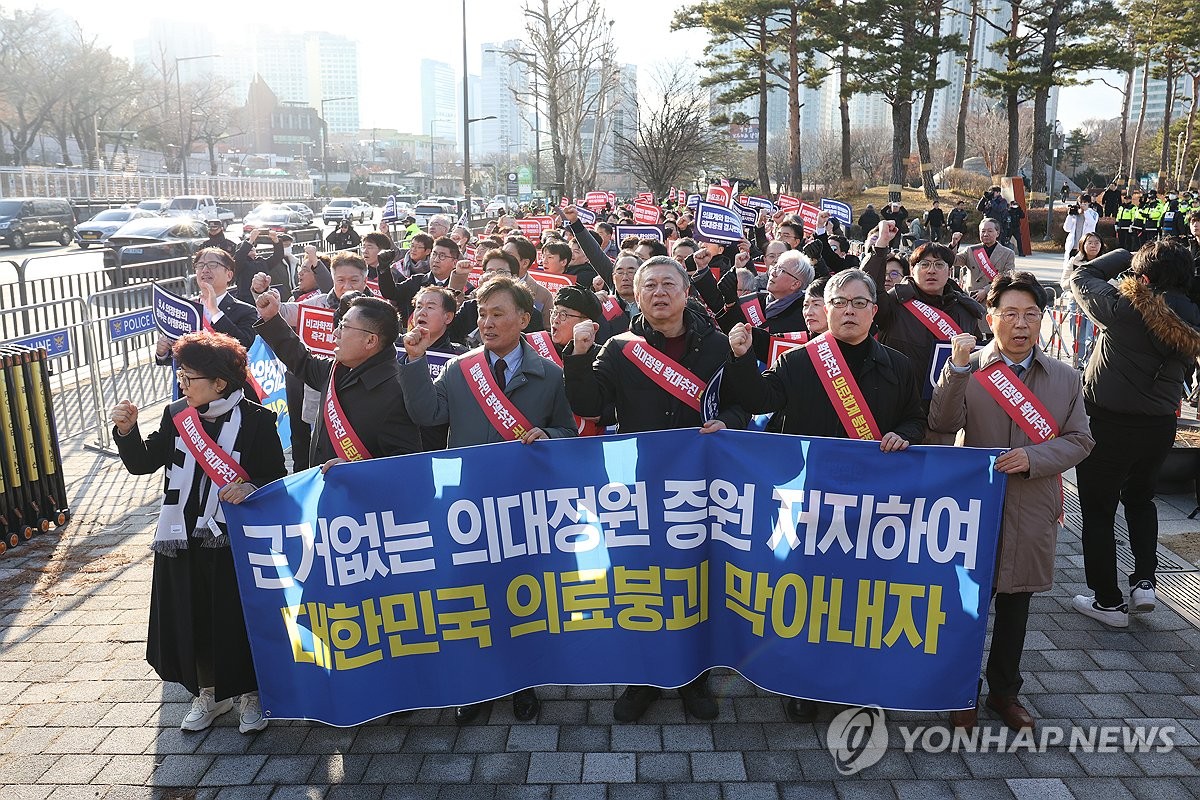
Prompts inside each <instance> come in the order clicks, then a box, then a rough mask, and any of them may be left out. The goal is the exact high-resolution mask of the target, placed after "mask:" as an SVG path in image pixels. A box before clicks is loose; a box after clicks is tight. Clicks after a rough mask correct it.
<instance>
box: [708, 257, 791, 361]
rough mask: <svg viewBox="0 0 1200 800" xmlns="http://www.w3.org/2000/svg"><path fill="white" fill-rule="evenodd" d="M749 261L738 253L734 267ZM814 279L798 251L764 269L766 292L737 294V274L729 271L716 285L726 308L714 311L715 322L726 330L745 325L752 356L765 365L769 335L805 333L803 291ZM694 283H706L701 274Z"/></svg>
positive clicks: (768, 349) (769, 344)
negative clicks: (748, 333) (750, 337)
mask: <svg viewBox="0 0 1200 800" xmlns="http://www.w3.org/2000/svg"><path fill="white" fill-rule="evenodd" d="M748 260H749V259H748V258H747V257H746V256H745V255H743V254H738V256H737V261H738V262H739V263H738V264H737V266H739V267H741V266H743V264H744V263H746V262H747V261H748ZM813 277H814V269H813V265H812V262H811V261H809V260H808V258H807V257H806V256H805V255H804V254H803V253H801V252H800V251H799V250H788V251H787V252H786V253H784V254H783V255H781V256H780V257H779V260H778V261H776V262H775V266H773V267H771V268H770V269H769V270H767V288H766V291H762V292H752V293H750V294H744V295H738V294H737V293H736V292H737V274H736V271H734V270H730V271H729V272H727V273H726V274H725V275H724V276H723V277H722V278H721V280H720V283H719V289H720V290H721V296H722V299H723V300H724V301H725V307H724V308H716V309H713V311H714V313H716V314H718V315H719V316H718V317H717V322H718V323H719V324H720V325H721V327H722V328H726V329H728V328H732V327H733V326H734V325H737V324H739V323H743V322H744V323H746V324H748V325H749V326H750V329H751V335H752V336H753V338H754V354H755V355H756V356H757V357H758V360H759V361H762V362H764V363H765V362H766V361H767V357H768V352H769V351H770V349H771V337H772V336H777V335H779V334H783V333H794V332H796V331H804V330H807V328H806V326H805V324H804V302H803V301H804V290H805V288H807V286H808V285H809V284H810V283H812V281H813ZM696 281H697V282H700V281H705V277H704V275H703V274H700V275H698V276H697V278H696ZM701 294H704V292H701Z"/></svg>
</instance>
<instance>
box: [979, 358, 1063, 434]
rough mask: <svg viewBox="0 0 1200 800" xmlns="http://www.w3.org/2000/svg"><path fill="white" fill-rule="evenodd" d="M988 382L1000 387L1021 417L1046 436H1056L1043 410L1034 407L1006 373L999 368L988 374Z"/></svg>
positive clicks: (1003, 394) (1007, 400) (1006, 399)
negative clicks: (1043, 414) (1042, 412)
mask: <svg viewBox="0 0 1200 800" xmlns="http://www.w3.org/2000/svg"><path fill="white" fill-rule="evenodd" d="M988 382H989V383H991V384H992V385H993V386H995V387H996V388H997V389H999V390H1000V394H1001V395H1002V396H1003V397H1004V399H1005V401H1006V402H1007V403H1008V404H1009V405H1010V406H1012V407H1013V408H1015V409H1017V410H1018V411H1019V412H1020V414H1021V417H1022V418H1024V420H1025V421H1026V422H1028V423H1029V424H1030V425H1032V426H1033V427H1035V428H1036V429H1037V430H1038V432H1039V433H1041V434H1042V435H1043V436H1044V437H1045V438H1047V439H1050V438H1052V437H1053V436H1054V427H1053V426H1052V425H1051V424H1050V423H1049V422H1047V421H1046V418H1045V417H1043V416H1042V414H1041V412H1039V411H1038V410H1037V409H1036V408H1034V406H1033V403H1031V402H1029V400H1028V399H1026V397H1025V393H1024V392H1022V391H1021V389H1020V388H1019V387H1018V386H1016V385H1015V384H1014V383H1013V382H1012V381H1010V380H1009V379H1008V378H1007V377H1005V375H1004V373H1002V372H1000V371H999V370H996V371H994V372H992V373H991V374H990V375H988Z"/></svg>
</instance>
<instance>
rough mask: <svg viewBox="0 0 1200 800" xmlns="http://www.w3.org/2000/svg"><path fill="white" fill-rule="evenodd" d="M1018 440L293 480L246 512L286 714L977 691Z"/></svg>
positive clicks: (486, 452)
mask: <svg viewBox="0 0 1200 800" xmlns="http://www.w3.org/2000/svg"><path fill="white" fill-rule="evenodd" d="M1000 452H1001V451H1000V450H978V449H970V448H956V447H910V448H908V449H907V450H905V451H903V452H899V453H888V454H884V453H880V451H879V445H878V444H877V443H874V442H859V441H849V440H844V439H820V438H808V437H800V436H786V435H782V434H767V433H751V432H746V431H722V432H720V433H717V434H708V435H706V434H700V433H699V432H698V431H697V430H695V429H690V430H677V431H662V432H654V433H645V434H639V435H627V436H599V437H581V438H577V439H555V440H550V441H543V442H537V443H535V444H534V445H531V446H517V445H514V444H508V443H505V444H495V445H484V446H479V447H468V448H462V449H457V450H446V451H440V452H431V453H416V454H412V455H406V456H396V457H392V458H383V459H376V460H370V461H363V462H357V463H352V464H342V465H339V466H335V467H334V468H332V469H331V470H329V472H328V473H326V474H324V475H322V473H321V471H320V470H319V469H311V470H307V471H305V472H302V473H300V474H297V475H292V476H289V477H287V478H284V479H282V480H280V481H276V482H275V483H272V484H270V485H268V486H266V487H263V488H261V489H259V490H258V491H257V492H255V493H254V495H253V496H251V497H250V498H248V499H247V500H246V501H245V502H244V503H242V504H241V505H236V506H231V505H228V504H226V505H225V506H224V509H225V515H226V519H227V520H228V522H229V533H230V539H231V541H232V545H233V548H234V551H233V552H234V560H235V565H236V567H235V568H236V570H237V576H238V583H239V587H240V592H241V599H242V605H243V608H244V611H245V617H246V623H247V628H248V630H249V633H250V640H251V647H252V650H253V653H254V663H255V668H256V669H257V671H258V675H259V690H260V692H261V697H262V702H263V708H264V710H265V711H266V712H267V713H269V715H270V716H271V717H273V718H276V719H281V718H287V719H293V718H296V719H298V718H303V719H312V720H320V721H322V722H326V723H329V724H332V725H342V726H344V725H354V724H358V723H361V722H363V721H366V720H369V719H373V718H376V717H379V716H381V715H383V714H387V713H389V712H393V711H398V710H402V709H411V708H419V707H446V706H453V705H460V704H464V703H470V702H477V701H483V700H488V699H493V698H497V697H502V696H504V695H507V694H510V693H512V692H513V691H515V690H518V689H521V688H523V687H527V686H537V685H543V684H558V685H563V684H567V685H586V684H601V685H603V684H630V683H632V684H650V685H656V686H679V685H681V684H683V683H686V682H687V681H689V680H691V679H692V678H694V677H695V676H696V675H698V674H699V673H700V672H701V671H702V670H704V669H707V668H710V667H713V666H726V667H731V668H733V669H736V670H737V671H738V672H740V673H741V674H743V675H745V676H746V677H747V678H748V679H749V680H751V681H753V682H754V683H756V684H758V685H759V686H761V687H763V688H764V689H767V690H769V691H773V692H778V693H782V694H788V695H792V696H797V697H807V698H811V699H814V700H820V701H828V702H837V703H847V704H854V705H863V704H877V705H880V706H882V707H885V708H893V709H913V710H916V709H921V710H928V711H935V710H936V711H944V710H949V709H961V708H968V707H972V706H973V705H974V703H975V699H976V696H977V691H978V679H979V668H980V662H981V657H982V650H983V642H984V636H985V632H986V627H987V614H988V604H989V601H990V595H991V586H992V572H993V569H994V565H995V553H996V544H997V538H998V530H999V524H1000V518H1001V512H1002V506H1003V499H1004V486H1005V476H1004V475H1003V474H1001V473H998V472H996V471H995V470H994V469H993V468H992V463H993V461H994V460H995V458H996V457H997V456H998V455H999V454H1000ZM381 487H403V490H402V491H386V490H385V491H381Z"/></svg>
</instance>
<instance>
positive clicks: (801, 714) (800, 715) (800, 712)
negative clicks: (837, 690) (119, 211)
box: [783, 697, 819, 722]
mask: <svg viewBox="0 0 1200 800" xmlns="http://www.w3.org/2000/svg"><path fill="white" fill-rule="evenodd" d="M783 710H784V711H785V712H787V718H788V719H790V720H791V721H792V722H812V721H813V720H815V719H816V718H817V712H818V711H819V709H818V707H817V703H816V701H815V700H805V699H804V698H803V697H790V698H788V701H787V703H786V704H785V705H784V707H783Z"/></svg>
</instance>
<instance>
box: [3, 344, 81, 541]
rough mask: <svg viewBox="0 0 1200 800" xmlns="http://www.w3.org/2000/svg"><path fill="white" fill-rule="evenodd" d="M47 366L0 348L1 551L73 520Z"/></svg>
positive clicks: (29, 353) (42, 358)
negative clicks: (70, 518)
mask: <svg viewBox="0 0 1200 800" xmlns="http://www.w3.org/2000/svg"><path fill="white" fill-rule="evenodd" d="M48 362H49V357H48V353H47V352H46V350H45V349H44V348H30V347H23V346H20V345H13V344H6V345H0V375H2V378H0V530H2V531H3V540H2V541H0V553H3V552H5V551H6V550H8V549H9V548H11V547H16V546H17V545H18V544H19V543H21V542H22V541H26V540H28V539H30V538H31V537H32V536H33V535H34V534H35V533H38V532H45V531H48V530H49V529H50V526H51V524H53V525H56V526H61V525H64V524H66V522H67V519H68V518H69V512H68V509H67V487H66V481H65V479H64V478H63V466H62V451H61V449H60V448H59V439H58V428H57V424H56V418H55V414H54V400H53V397H52V392H51V385H50V371H49V366H48Z"/></svg>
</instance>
